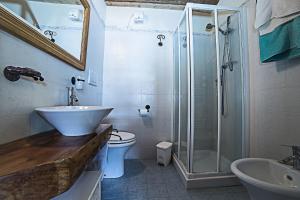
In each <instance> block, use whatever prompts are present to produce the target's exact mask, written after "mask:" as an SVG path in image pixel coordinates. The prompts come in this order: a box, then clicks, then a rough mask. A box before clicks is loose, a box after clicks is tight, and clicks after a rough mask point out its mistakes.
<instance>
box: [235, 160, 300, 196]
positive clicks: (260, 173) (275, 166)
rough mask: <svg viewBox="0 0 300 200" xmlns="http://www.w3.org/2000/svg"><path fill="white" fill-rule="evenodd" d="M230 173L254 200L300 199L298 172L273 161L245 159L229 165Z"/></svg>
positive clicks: (299, 176) (299, 175) (299, 177)
mask: <svg viewBox="0 0 300 200" xmlns="http://www.w3.org/2000/svg"><path fill="white" fill-rule="evenodd" d="M231 170H232V172H233V173H234V174H235V175H236V176H237V177H238V178H239V179H240V180H241V181H242V183H243V184H244V185H245V186H246V188H247V190H248V192H249V195H250V196H251V198H252V199H254V200H266V199H272V200H296V199H298V200H299V199H300V171H297V170H294V169H292V168H291V167H290V166H287V165H284V164H280V163H278V162H277V161H275V160H270V159H263V158H245V159H240V160H236V161H234V162H233V163H232V164H231Z"/></svg>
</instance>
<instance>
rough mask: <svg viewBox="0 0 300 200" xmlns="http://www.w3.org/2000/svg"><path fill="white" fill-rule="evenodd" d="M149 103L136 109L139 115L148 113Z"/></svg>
mask: <svg viewBox="0 0 300 200" xmlns="http://www.w3.org/2000/svg"><path fill="white" fill-rule="evenodd" d="M150 108H151V107H150V105H146V106H145V109H138V111H139V113H140V115H141V116H145V115H146V113H149V112H150Z"/></svg>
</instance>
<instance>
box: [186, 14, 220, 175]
mask: <svg viewBox="0 0 300 200" xmlns="http://www.w3.org/2000/svg"><path fill="white" fill-rule="evenodd" d="M191 21H192V22H191V25H192V31H193V32H192V34H193V37H192V38H193V40H192V41H191V42H192V43H193V45H192V51H193V52H192V55H193V56H192V57H191V59H192V63H191V68H192V84H191V85H192V87H191V94H192V108H191V109H192V136H193V138H192V142H193V150H192V159H193V162H192V172H195V173H203V172H216V171H217V159H218V157H217V150H218V147H217V139H218V87H217V82H216V80H217V78H218V77H217V62H216V61H217V59H216V43H215V37H216V35H215V32H214V30H213V29H209V28H210V27H209V26H210V25H212V24H214V12H213V11H207V10H193V11H192V19H191Z"/></svg>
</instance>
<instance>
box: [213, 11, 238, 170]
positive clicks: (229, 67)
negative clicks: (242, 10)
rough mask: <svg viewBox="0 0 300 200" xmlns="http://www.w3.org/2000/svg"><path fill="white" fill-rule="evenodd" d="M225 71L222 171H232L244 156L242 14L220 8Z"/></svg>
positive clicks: (221, 44) (221, 53)
mask: <svg viewBox="0 0 300 200" xmlns="http://www.w3.org/2000/svg"><path fill="white" fill-rule="evenodd" d="M217 15H218V21H219V26H220V29H221V30H223V31H225V32H226V31H227V34H219V37H218V38H219V50H220V71H221V77H220V79H221V83H222V85H221V88H222V90H221V138H220V171H222V172H225V173H230V172H231V170H230V164H231V163H232V162H233V161H234V160H237V159H239V158H242V157H243V69H242V66H243V65H242V58H241V45H240V44H241V39H240V38H241V36H240V24H241V23H240V15H239V12H237V11H228V10H218V13H217Z"/></svg>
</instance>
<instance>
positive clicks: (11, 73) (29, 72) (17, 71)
mask: <svg viewBox="0 0 300 200" xmlns="http://www.w3.org/2000/svg"><path fill="white" fill-rule="evenodd" d="M3 73H4V76H5V78H6V79H7V80H10V81H17V80H19V79H20V78H21V76H27V77H32V78H33V79H34V80H35V81H38V80H40V81H44V78H43V77H42V74H41V73H40V72H38V71H35V70H33V69H31V68H28V67H14V66H7V67H5V68H4V70H3Z"/></svg>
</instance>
